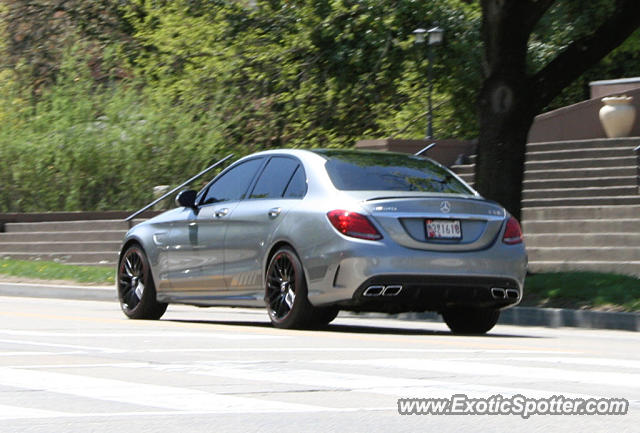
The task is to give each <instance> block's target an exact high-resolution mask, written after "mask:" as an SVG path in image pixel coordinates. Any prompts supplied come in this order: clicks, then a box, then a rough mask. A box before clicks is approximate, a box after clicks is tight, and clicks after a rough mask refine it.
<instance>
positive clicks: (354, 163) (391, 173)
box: [316, 150, 473, 194]
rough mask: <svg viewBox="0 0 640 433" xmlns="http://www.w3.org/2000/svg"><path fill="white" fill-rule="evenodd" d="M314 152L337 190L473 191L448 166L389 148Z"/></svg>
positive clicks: (464, 192)
mask: <svg viewBox="0 0 640 433" xmlns="http://www.w3.org/2000/svg"><path fill="white" fill-rule="evenodd" d="M316 152H317V153H319V154H321V155H323V156H324V157H326V158H327V163H326V166H325V167H326V170H327V172H328V173H329V177H330V178H331V181H332V182H333V184H334V186H335V187H336V188H337V189H339V190H344V191H374V190H375V191H425V192H439V193H450V194H473V191H472V190H470V189H469V188H468V187H467V186H465V185H464V184H463V183H462V182H460V181H459V180H458V179H456V178H455V177H454V175H453V174H452V173H451V172H450V171H449V170H448V169H446V168H445V167H443V166H441V165H440V164H437V163H436V162H434V161H432V160H430V159H426V158H421V157H417V156H413V155H406V154H399V153H390V152H389V153H387V152H363V151H357V150H317V151H316Z"/></svg>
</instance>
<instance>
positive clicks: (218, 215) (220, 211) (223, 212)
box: [214, 207, 229, 218]
mask: <svg viewBox="0 0 640 433" xmlns="http://www.w3.org/2000/svg"><path fill="white" fill-rule="evenodd" d="M228 213H229V209H227V208H226V207H224V208H222V209H218V210H216V211H215V214H214V215H215V216H216V218H222V217H225V216H227V214H228Z"/></svg>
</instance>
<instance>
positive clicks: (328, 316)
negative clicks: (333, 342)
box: [311, 307, 340, 328]
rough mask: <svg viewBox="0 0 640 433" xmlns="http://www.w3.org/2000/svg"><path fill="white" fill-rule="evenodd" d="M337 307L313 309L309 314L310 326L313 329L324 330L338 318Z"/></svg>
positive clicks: (338, 310)
mask: <svg viewBox="0 0 640 433" xmlns="http://www.w3.org/2000/svg"><path fill="white" fill-rule="evenodd" d="M339 312H340V309H338V308H337V307H314V308H313V311H312V314H311V325H312V326H313V327H314V328H324V327H325V326H327V325H328V324H329V323H331V322H332V321H333V319H335V318H336V317H337V316H338V313H339Z"/></svg>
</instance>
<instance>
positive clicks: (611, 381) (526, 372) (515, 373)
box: [316, 358, 640, 388]
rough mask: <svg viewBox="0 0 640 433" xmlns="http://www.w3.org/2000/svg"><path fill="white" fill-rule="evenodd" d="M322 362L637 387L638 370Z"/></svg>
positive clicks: (434, 362)
mask: <svg viewBox="0 0 640 433" xmlns="http://www.w3.org/2000/svg"><path fill="white" fill-rule="evenodd" d="M316 362H319V363H323V364H336V365H360V366H367V367H377V368H385V369H386V370H394V369H400V370H417V371H432V372H433V371H435V372H440V373H453V374H459V375H461V376H464V375H474V376H477V375H481V376H499V377H516V378H521V379H538V380H539V379H544V380H553V381H558V382H578V383H587V384H593V385H607V386H619V387H625V388H629V387H630V388H640V374H629V373H611V372H603V371H575V370H566V369H559V368H545V367H522V366H518V365H505V364H497V363H496V364H492V363H484V362H475V361H467V362H464V361H450V360H446V361H442V360H431V359H430V360H424V359H410V358H402V359H399V358H389V359H363V360H336V361H323V360H319V361H316Z"/></svg>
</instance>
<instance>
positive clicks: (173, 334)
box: [0, 329, 291, 340]
mask: <svg viewBox="0 0 640 433" xmlns="http://www.w3.org/2000/svg"><path fill="white" fill-rule="evenodd" d="M0 334H5V335H11V336H29V337H77V338H84V337H90V338H112V337H124V338H137V337H154V338H161V337H162V338H216V339H222V340H266V339H273V338H291V336H288V335H262V334H236V333H222V332H209V331H202V332H181V331H156V332H136V331H131V332H59V331H20V330H10V329H4V330H0Z"/></svg>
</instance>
